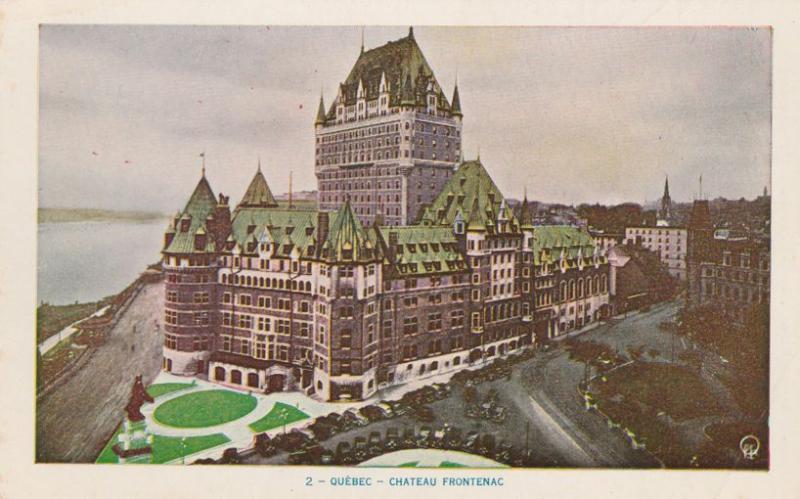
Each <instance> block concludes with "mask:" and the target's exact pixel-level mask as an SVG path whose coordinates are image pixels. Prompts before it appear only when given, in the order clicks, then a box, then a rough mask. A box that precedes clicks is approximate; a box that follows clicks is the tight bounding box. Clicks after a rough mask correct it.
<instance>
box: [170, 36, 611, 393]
mask: <svg viewBox="0 0 800 499" xmlns="http://www.w3.org/2000/svg"><path fill="white" fill-rule="evenodd" d="M452 96H453V97H452V99H451V100H450V101H448V99H447V97H446V96H445V94H444V92H443V90H442V88H441V87H440V85H439V83H438V82H437V81H436V78H435V77H434V75H433V72H432V70H431V69H430V67H429V66H428V64H427V62H426V61H425V57H424V56H423V55H422V52H421V50H420V48H419V46H418V45H417V42H416V40H415V39H414V36H413V31H409V35H408V36H407V37H406V38H403V39H400V40H398V41H394V42H390V43H388V44H386V45H384V46H382V47H378V48H375V49H372V50H368V51H364V50H363V48H362V51H361V54H360V55H359V57H358V60H357V61H356V63H355V65H354V67H353V69H352V70H351V72H350V74H349V75H348V77H347V79H346V80H345V82H344V83H342V84H341V85H340V86H339V93H338V95H337V96H336V98H335V99H334V101H333V103H332V105H331V106H330V108H329V109H327V110H326V108H325V106H324V103H323V102H320V107H319V111H318V113H317V118H316V123H315V129H316V133H315V140H316V165H315V173H316V175H317V179H318V185H319V188H318V210H319V211H316V212H314V211H306V210H300V209H293V208H291V207H280V206H279V205H278V203H277V202H276V200H275V198H274V196H273V195H272V193H271V191H270V188H269V186H268V183H267V179H266V178H265V177H264V175H263V174H262V172H261V169H260V166H259V168H258V171H257V172H256V173H255V176H254V177H253V179H252V181H251V182H250V185H249V186H248V188H247V190H246V192H245V194H244V197H243V198H242V199H241V201H239V203H238V204H237V205H236V206H235V207H232V206H231V205H230V203H229V199H228V197H226V196H224V195H222V194H219V195H215V194H214V192H213V190H212V188H211V186H210V185H209V183H208V181H207V179H206V178H205V174H203V176H202V178H201V179H200V181H199V183H198V184H197V186H196V187H195V189H194V192H193V193H192V195H191V197H190V198H189V201H188V202H187V204H186V206H185V208H184V209H183V210H182V211H181V212H179V213H178V214H177V215H176V216H175V218H174V220H173V221H172V223H171V225H170V227H169V228H168V230H167V232H166V234H165V240H164V249H163V269H164V274H165V280H166V301H165V305H164V308H165V311H164V314H165V315H164V318H165V328H166V333H165V345H164V361H163V368H164V369H165V370H167V371H169V372H172V373H175V374H181V375H198V376H204V377H207V378H208V379H209V380H211V381H215V382H218V383H222V384H226V385H230V386H234V387H236V386H238V387H241V388H246V389H253V390H267V391H277V390H301V391H303V392H305V393H307V394H309V395H312V396H314V397H316V398H319V399H322V400H342V399H353V400H355V399H363V398H367V397H369V396H371V395H372V394H374V393H375V392H376V391H377V390H379V389H381V388H384V387H388V386H391V385H395V384H400V383H405V382H408V381H411V380H415V379H419V378H424V377H427V376H431V375H436V374H443V373H448V372H453V371H455V370H457V369H461V368H465V367H469V366H474V365H476V364H480V363H482V362H485V361H487V360H493V359H495V358H499V357H503V356H506V355H508V354H510V353H513V352H518V351H519V350H520V349H523V348H527V347H530V346H531V345H533V344H534V343H535V342H536V341H537V340H539V341H541V340H545V339H547V338H550V337H554V336H557V335H560V334H564V333H567V332H569V331H571V330H574V329H577V328H580V327H583V326H585V325H587V324H590V323H592V322H594V321H597V320H598V319H600V318H601V317H603V316H605V315H606V314H607V313H608V309H609V305H608V301H609V295H608V286H607V276H608V262H607V260H606V258H605V255H604V253H603V252H602V251H600V250H599V249H598V248H597V247H596V246H595V244H594V242H593V240H592V238H591V236H590V235H589V234H588V232H586V230H585V229H580V228H577V227H567V226H547V227H538V226H537V227H534V226H533V225H532V223H531V216H530V214H529V213H528V207H527V201H523V203H522V206H521V209H520V211H519V214H515V213H514V211H513V210H512V208H511V206H510V205H509V204H508V203H507V202H506V200H505V198H504V197H503V194H502V193H501V192H500V191H499V189H498V188H497V186H496V185H495V184H494V182H493V181H492V179H491V177H490V175H489V173H488V172H487V170H486V168H485V167H484V165H483V164H482V163H481V162H480V159H478V160H475V161H460V158H461V118H462V113H461V106H460V102H459V95H458V90H457V88H456V89H454V91H453V94H452Z"/></svg>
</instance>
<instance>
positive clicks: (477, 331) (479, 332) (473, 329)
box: [472, 326, 483, 334]
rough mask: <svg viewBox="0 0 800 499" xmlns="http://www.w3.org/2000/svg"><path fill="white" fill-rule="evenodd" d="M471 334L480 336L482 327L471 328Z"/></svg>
mask: <svg viewBox="0 0 800 499" xmlns="http://www.w3.org/2000/svg"><path fill="white" fill-rule="evenodd" d="M472 332H473V333H474V334H482V333H483V326H472Z"/></svg>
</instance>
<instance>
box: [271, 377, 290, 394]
mask: <svg viewBox="0 0 800 499" xmlns="http://www.w3.org/2000/svg"><path fill="white" fill-rule="evenodd" d="M285 382H286V376H284V375H283V374H272V375H270V376H269V377H268V378H267V392H268V393H272V392H282V391H283V387H284V383H285Z"/></svg>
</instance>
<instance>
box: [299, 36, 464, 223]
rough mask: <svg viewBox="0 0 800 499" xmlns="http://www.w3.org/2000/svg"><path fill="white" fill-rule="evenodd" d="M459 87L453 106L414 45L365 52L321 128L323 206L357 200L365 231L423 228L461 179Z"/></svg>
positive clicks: (318, 166)
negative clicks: (456, 175)
mask: <svg viewBox="0 0 800 499" xmlns="http://www.w3.org/2000/svg"><path fill="white" fill-rule="evenodd" d="M461 119H462V114H461V103H460V101H459V96H458V85H456V87H455V88H454V90H453V98H452V101H448V100H447V97H446V96H445V94H444V92H443V91H442V88H441V86H440V85H439V83H438V82H437V81H436V77H435V76H434V75H433V71H432V70H431V68H430V66H429V65H428V63H427V61H426V60H425V56H424V55H422V51H421V50H420V48H419V45H417V41H416V40H415V39H414V30H413V28H410V29H409V32H408V36H407V37H405V38H401V39H400V40H397V41H393V42H389V43H387V44H386V45H383V46H381V47H377V48H374V49H371V50H366V51H365V50H364V47H363V46H362V47H361V53H360V54H359V56H358V59H357V60H356V63H355V65H354V66H353V69H352V70H351V71H350V74H349V75H348V76H347V79H346V80H345V81H344V82H343V83H341V84H340V85H339V92H338V94H337V95H336V98H335V99H334V101H333V103H332V104H331V106H330V107H329V108H327V109H326V107H325V104H324V101H323V99H322V97H320V103H319V110H318V112H317V119H316V120H315V123H314V125H315V140H316V156H315V158H316V161H315V173H316V176H317V186H318V202H319V209H320V210H335V209H338V208H339V207H340V206H342V205H343V204H344V203H345V201H346V200H348V199H349V201H350V205H351V207H352V209H353V211H354V213H355V215H356V216H357V217H358V219H359V220H360V221H361V223H362V224H364V225H368V224H371V223H373V222H374V221H375V219H376V217H378V216H380V218H381V223H382V224H385V225H407V224H411V223H413V222H414V221H416V219H417V217H418V215H419V213H420V212H421V210H422V208H424V207H425V206H426V205H428V204H430V203H431V202H432V201H433V200H434V199H435V198H436V196H437V195H438V194H439V191H440V190H441V188H442V186H443V185H444V184H445V182H447V180H448V179H449V178H450V176H451V175H452V174H453V171H454V169H455V166H456V165H457V164H458V161H459V158H460V155H461Z"/></svg>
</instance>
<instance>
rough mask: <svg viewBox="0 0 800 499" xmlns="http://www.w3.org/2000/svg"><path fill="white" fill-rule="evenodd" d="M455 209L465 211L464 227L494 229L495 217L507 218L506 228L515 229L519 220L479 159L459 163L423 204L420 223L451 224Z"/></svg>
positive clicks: (455, 212) (517, 228) (516, 229)
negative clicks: (429, 200)
mask: <svg viewBox="0 0 800 499" xmlns="http://www.w3.org/2000/svg"><path fill="white" fill-rule="evenodd" d="M459 212H460V213H462V216H464V215H466V219H465V222H466V224H467V230H494V229H495V228H496V226H497V220H498V218H500V219H503V218H505V219H507V220H508V222H507V229H508V230H509V231H511V232H516V231H518V230H519V221H518V220H517V218H516V217H515V216H514V214H513V213H512V211H511V209H510V208H509V207H508V206H507V204H506V203H505V198H503V194H502V193H501V192H500V189H498V188H497V186H496V185H495V183H494V181H493V180H492V178H491V177H490V176H489V173H488V172H487V171H486V169H485V168H484V167H483V164H481V162H480V160H475V161H466V162H464V163H462V164H461V166H459V168H458V170H456V171H455V173H453V175H452V176H451V177H450V179H449V180H448V181H447V183H446V184H445V185H444V187H443V188H442V190H441V192H440V193H439V195H438V196H437V197H436V199H434V201H433V203H431V205H430V206H429V207H428V208H426V210H425V212H424V213H423V214H422V218H421V223H422V224H423V225H450V226H452V225H453V223H454V222H455V220H456V216H457V215H458V213H459ZM501 212H502V213H501Z"/></svg>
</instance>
